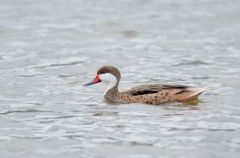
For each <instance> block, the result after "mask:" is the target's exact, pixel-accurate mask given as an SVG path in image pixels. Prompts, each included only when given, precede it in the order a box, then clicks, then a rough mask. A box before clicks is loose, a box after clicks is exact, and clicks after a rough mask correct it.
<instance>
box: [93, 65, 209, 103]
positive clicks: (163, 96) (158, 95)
mask: <svg viewBox="0 0 240 158" xmlns="http://www.w3.org/2000/svg"><path fill="white" fill-rule="evenodd" d="M104 73H110V74H112V75H114V76H115V77H116V78H117V83H116V85H115V86H114V87H112V88H110V89H109V90H108V91H107V92H106V94H105V96H104V100H105V101H106V102H107V103H109V104H128V103H143V104H154V105H158V104H162V103H169V102H188V101H191V100H194V99H197V97H198V96H199V95H200V94H201V93H202V92H203V91H204V90H205V89H203V88H191V87H188V86H182V85H162V84H146V85H140V86H137V87H134V88H132V89H130V90H126V91H119V90H118V85H119V81H120V79H121V74H120V71H119V70H118V69H117V68H116V67H113V66H103V67H101V68H100V69H99V70H98V71H97V75H101V74H104Z"/></svg>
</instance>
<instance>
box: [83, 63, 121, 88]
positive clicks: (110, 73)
mask: <svg viewBox="0 0 240 158" xmlns="http://www.w3.org/2000/svg"><path fill="white" fill-rule="evenodd" d="M120 79H121V74H120V71H119V70H118V69H117V68H116V67H114V66H102V67H101V68H100V69H98V71H97V75H96V77H95V78H94V79H93V80H92V81H91V82H89V83H86V84H84V86H90V85H93V84H97V83H100V82H102V83H106V84H108V86H109V88H113V87H117V86H118V84H119V81H120Z"/></svg>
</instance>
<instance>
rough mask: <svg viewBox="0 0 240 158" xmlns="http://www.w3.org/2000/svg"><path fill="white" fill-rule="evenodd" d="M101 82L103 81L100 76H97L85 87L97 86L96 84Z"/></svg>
mask: <svg viewBox="0 0 240 158" xmlns="http://www.w3.org/2000/svg"><path fill="white" fill-rule="evenodd" d="M99 82H101V80H100V78H99V76H98V75H97V76H96V77H95V78H94V79H93V80H92V81H91V82H89V83H86V84H84V85H83V86H90V85H92V84H96V83H99Z"/></svg>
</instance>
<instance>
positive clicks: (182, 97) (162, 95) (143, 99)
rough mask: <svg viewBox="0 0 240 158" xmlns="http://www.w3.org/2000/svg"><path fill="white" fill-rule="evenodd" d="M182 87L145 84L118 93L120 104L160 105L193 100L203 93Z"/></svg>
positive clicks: (197, 89)
mask: <svg viewBox="0 0 240 158" xmlns="http://www.w3.org/2000/svg"><path fill="white" fill-rule="evenodd" d="M204 90H205V89H203V88H191V87H188V86H183V85H162V84H146V85H140V86H137V87H133V88H132V89H130V90H127V91H123V92H120V93H119V96H118V102H120V103H145V104H155V105H158V104H162V103H168V102H176V101H177V102H188V101H191V100H195V99H197V98H198V96H199V95H200V94H201V93H202V92H203V91H204Z"/></svg>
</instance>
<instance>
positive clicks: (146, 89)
mask: <svg viewBox="0 0 240 158" xmlns="http://www.w3.org/2000/svg"><path fill="white" fill-rule="evenodd" d="M188 88H189V87H188V86H183V85H162V84H146V85H140V86H137V87H133V88H131V89H130V90H128V92H129V93H130V94H131V95H134V96H136V95H145V94H152V93H158V92H160V91H163V90H171V89H175V90H176V89H177V90H178V91H176V92H177V93H180V92H182V91H185V90H187V89H188Z"/></svg>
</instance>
